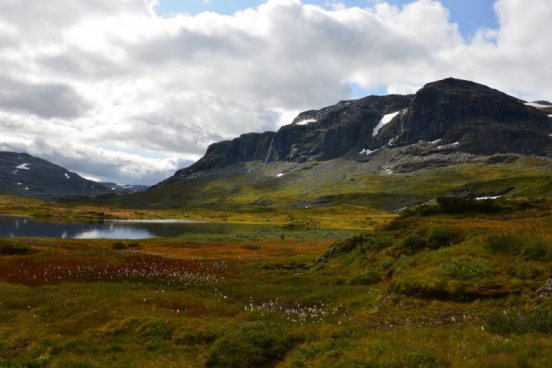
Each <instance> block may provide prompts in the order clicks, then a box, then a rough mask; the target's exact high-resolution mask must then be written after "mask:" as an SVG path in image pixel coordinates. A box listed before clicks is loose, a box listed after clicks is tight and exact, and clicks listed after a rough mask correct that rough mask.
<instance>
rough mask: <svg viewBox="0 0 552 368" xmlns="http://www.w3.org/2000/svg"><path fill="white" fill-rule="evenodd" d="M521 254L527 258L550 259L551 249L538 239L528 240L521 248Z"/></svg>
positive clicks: (551, 255)
mask: <svg viewBox="0 0 552 368" xmlns="http://www.w3.org/2000/svg"><path fill="white" fill-rule="evenodd" d="M521 255H522V256H523V258H525V259H527V260H531V259H534V260H543V261H549V260H550V259H552V251H551V250H550V247H549V246H548V244H546V243H545V242H544V241H542V240H540V239H533V240H531V241H528V242H527V243H526V244H525V245H524V246H523V249H522V252H521Z"/></svg>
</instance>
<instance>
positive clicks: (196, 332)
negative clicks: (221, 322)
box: [174, 328, 218, 345]
mask: <svg viewBox="0 0 552 368" xmlns="http://www.w3.org/2000/svg"><path fill="white" fill-rule="evenodd" d="M217 336H218V335H217V333H216V332H215V331H212V330H209V329H203V328H199V329H190V330H186V331H184V332H183V333H181V334H178V335H177V336H176V337H175V338H174V341H175V343H177V344H182V345H195V344H209V343H212V342H213V341H215V339H216V338H217Z"/></svg>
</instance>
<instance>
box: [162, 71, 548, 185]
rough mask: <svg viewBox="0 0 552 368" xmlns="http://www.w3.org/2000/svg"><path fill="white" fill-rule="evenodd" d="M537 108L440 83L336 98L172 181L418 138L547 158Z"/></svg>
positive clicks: (212, 155)
mask: <svg viewBox="0 0 552 368" xmlns="http://www.w3.org/2000/svg"><path fill="white" fill-rule="evenodd" d="M537 105H538V106H537ZM542 107H543V106H541V105H539V104H535V103H533V104H531V103H526V102H525V101H523V100H520V99H518V98H515V97H512V96H509V95H507V94H505V93H503V92H500V91H498V90H496V89H492V88H489V87H487V86H485V85H482V84H479V83H475V82H471V81H467V80H461V79H455V78H446V79H443V80H440V81H436V82H432V83H428V84H426V85H425V86H424V87H423V88H421V89H420V90H419V91H418V92H417V93H416V94H415V95H404V96H403V95H388V96H368V97H364V98H361V99H358V100H345V101H340V102H338V103H337V104H335V105H332V106H328V107H324V108H322V109H319V110H309V111H305V112H302V113H301V114H299V115H298V116H297V117H296V118H295V119H294V120H293V121H292V122H291V124H289V125H285V126H283V127H282V128H280V129H279V130H278V131H277V132H264V133H249V134H244V135H241V136H240V137H238V138H235V139H233V140H230V141H223V142H218V143H215V144H212V145H211V146H209V148H208V149H207V153H206V154H205V156H204V157H203V158H202V159H200V160H199V161H198V162H197V163H195V164H194V165H192V166H191V167H189V168H186V169H183V170H179V171H178V172H177V173H176V176H175V178H176V179H175V178H173V179H174V180H179V179H178V178H182V177H184V178H185V177H188V176H189V175H192V174H197V173H201V172H205V171H209V170H212V169H216V168H223V167H226V166H228V165H232V164H239V163H242V162H248V161H259V162H273V161H294V162H305V161H310V160H329V159H333V158H338V157H349V158H353V159H354V158H359V154H360V155H362V154H364V155H366V154H367V153H368V152H373V151H374V150H378V149H381V148H383V147H397V146H408V145H413V144H416V143H418V142H420V141H425V142H432V141H439V142H441V143H440V144H441V145H448V146H449V147H451V148H452V149H454V150H456V151H461V152H466V153H471V154H494V153H504V152H512V153H521V154H546V153H547V152H550V151H551V150H552V138H551V137H550V136H549V135H550V133H551V132H552V124H551V119H550V117H548V115H547V113H546V111H547V110H546V109H545V108H547V106H544V107H545V108H542ZM173 179H169V180H173Z"/></svg>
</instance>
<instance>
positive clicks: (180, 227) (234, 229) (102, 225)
mask: <svg viewBox="0 0 552 368" xmlns="http://www.w3.org/2000/svg"><path fill="white" fill-rule="evenodd" d="M274 230H275V227H274V226H273V225H252V224H228V223H221V224H215V223H199V222H189V221H176V220H159V221H155V220H139V221H104V222H97V223H72V222H71V223H67V222H45V221H37V220H34V219H30V218H22V217H13V216H9V217H8V216H0V237H51V238H63V239H65V238H71V239H147V238H156V237H174V236H179V235H182V234H186V233H209V234H232V233H242V232H243V233H245V232H256V231H260V232H270V231H274Z"/></svg>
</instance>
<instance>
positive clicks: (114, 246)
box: [111, 242, 127, 250]
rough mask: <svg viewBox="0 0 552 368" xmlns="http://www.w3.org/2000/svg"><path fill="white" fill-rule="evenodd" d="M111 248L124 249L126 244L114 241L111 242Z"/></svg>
mask: <svg viewBox="0 0 552 368" xmlns="http://www.w3.org/2000/svg"><path fill="white" fill-rule="evenodd" d="M111 249H114V250H125V249H127V246H126V245H125V243H123V242H115V243H113V244H111Z"/></svg>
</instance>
